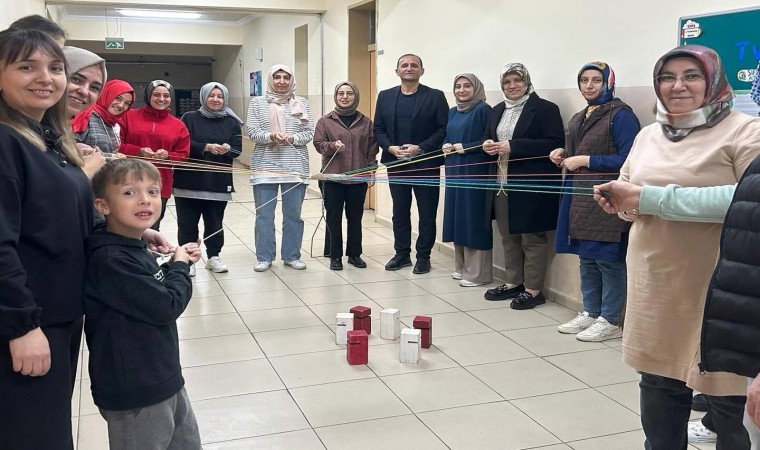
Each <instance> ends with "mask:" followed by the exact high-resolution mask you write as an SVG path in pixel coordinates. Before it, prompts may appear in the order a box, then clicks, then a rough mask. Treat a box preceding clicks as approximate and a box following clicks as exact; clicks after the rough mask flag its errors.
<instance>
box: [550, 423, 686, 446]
mask: <svg viewBox="0 0 760 450" xmlns="http://www.w3.org/2000/svg"><path fill="white" fill-rule="evenodd" d="M640 430H642V428H641V427H638V428H634V429H631V430H624V431H618V432H617V433H607V434H599V435H597V436H594V437H590V438H585V439H576V440H573V441H562V443H563V444H565V445H569V446H570V447H571V448H573V449H574V448H575V447H573V446H572V444H578V443H581V442H584V441H590V440H592V439H599V438H605V437H612V436H617V435H619V434H624V433H631V432H634V431H640ZM688 444H690V443H688ZM688 444H687V445H688Z"/></svg>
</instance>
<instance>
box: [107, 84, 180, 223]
mask: <svg viewBox="0 0 760 450" xmlns="http://www.w3.org/2000/svg"><path fill="white" fill-rule="evenodd" d="M173 101H174V88H172V85H171V84H169V83H168V82H166V81H164V80H154V81H151V82H150V83H148V86H146V87H145V106H143V107H142V108H138V109H131V110H129V111H127V112H126V113H125V114H124V115H123V117H124V119H123V127H122V129H121V152H122V153H124V154H125V155H128V156H141V157H143V158H152V159H154V160H156V162H154V164H155V165H156V167H158V171H159V172H161V217H159V219H158V221H157V222H156V223H155V224H153V227H152V228H153V229H154V230H158V227H159V225H160V224H161V220H162V219H163V218H164V213H165V212H166V202H167V201H168V200H169V197H171V196H172V184H173V182H174V173H173V171H172V167H171V166H169V165H165V164H161V163H160V162H158V161H160V160H165V159H169V160H172V161H185V160H186V159H187V157H188V155H189V154H190V133H189V132H188V131H187V127H186V126H185V124H184V123H182V121H181V120H179V119H177V118H176V117H174V116H173V115H171V112H170V108H171V105H172V102H173Z"/></svg>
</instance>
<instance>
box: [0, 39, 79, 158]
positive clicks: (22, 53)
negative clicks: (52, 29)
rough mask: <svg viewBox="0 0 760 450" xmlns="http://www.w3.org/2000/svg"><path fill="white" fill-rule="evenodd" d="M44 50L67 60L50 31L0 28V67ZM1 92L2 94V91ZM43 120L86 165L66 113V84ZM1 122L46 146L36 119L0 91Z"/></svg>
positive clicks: (70, 153)
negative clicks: (78, 149) (30, 116)
mask: <svg viewBox="0 0 760 450" xmlns="http://www.w3.org/2000/svg"><path fill="white" fill-rule="evenodd" d="M38 50H39V51H41V52H43V53H46V54H48V55H50V56H53V57H55V58H58V59H60V60H61V61H64V63H65V61H66V58H65V56H64V55H63V50H62V49H61V47H59V46H58V44H56V42H55V41H54V40H53V39H52V38H51V37H50V36H48V35H47V34H45V33H43V32H41V31H37V30H12V29H8V30H5V31H2V32H0V71H2V70H6V68H7V67H8V65H10V64H13V63H14V62H16V61H19V60H24V59H28V58H30V57H31V56H32V55H33V54H34V52H36V51H38ZM0 94H2V93H1V92H0ZM41 122H42V123H44V124H45V125H47V126H49V127H51V128H52V129H53V130H55V132H56V133H58V134H59V135H60V136H61V137H60V139H59V142H58V148H59V149H60V151H62V152H63V154H64V155H66V158H67V159H68V160H69V161H71V162H72V163H73V164H75V165H77V166H79V167H81V166H83V165H84V161H83V160H82V157H81V156H80V155H79V152H78V151H77V148H76V144H75V141H74V135H73V133H72V131H71V125H69V120H68V119H67V117H66V88H65V87H64V92H63V95H61V98H60V99H59V100H58V102H57V103H56V104H55V105H53V106H51V107H50V108H48V110H47V111H45V114H44V115H43V117H42V121H41ZM0 123H3V124H5V125H8V126H9V127H11V128H13V129H14V130H16V131H17V132H18V133H19V134H20V135H22V136H23V137H24V138H26V139H27V140H28V141H29V142H31V143H32V144H34V146H35V147H37V148H39V149H40V150H42V151H43V152H44V151H46V150H47V148H46V147H45V140H44V139H43V137H42V136H41V135H40V132H39V130H36V129H35V127H34V121H33V120H32V119H29V118H27V117H26V116H25V115H24V114H22V113H20V112H19V111H17V110H16V109H15V108H13V107H12V106H11V105H9V104H8V103H7V102H6V101H5V99H4V98H3V96H2V95H0Z"/></svg>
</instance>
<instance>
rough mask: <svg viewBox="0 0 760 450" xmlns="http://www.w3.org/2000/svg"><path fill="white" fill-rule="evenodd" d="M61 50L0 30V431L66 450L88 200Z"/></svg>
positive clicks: (20, 443)
mask: <svg viewBox="0 0 760 450" xmlns="http://www.w3.org/2000/svg"><path fill="white" fill-rule="evenodd" d="M65 92H66V64H65V57H64V54H63V52H62V50H61V48H60V47H59V46H58V45H57V44H56V43H55V41H53V39H52V38H50V37H49V36H47V35H46V34H43V33H41V32H39V31H31V30H5V31H3V32H0V148H2V151H1V152H0V217H2V220H0V293H1V294H0V339H2V341H3V342H4V343H3V344H2V345H0V436H2V447H3V448H9V449H10V448H12V449H43V448H46V449H47V448H50V449H52V448H55V449H71V448H73V441H72V436H71V395H72V390H73V385H74V379H75V375H76V367H77V358H78V356H79V343H80V340H81V334H82V313H83V304H82V289H83V281H84V270H85V255H84V244H83V242H84V239H85V238H86V237H87V235H88V234H89V233H90V230H91V229H92V227H93V218H94V212H93V198H92V190H91V189H90V185H89V181H88V179H87V177H86V176H85V174H84V172H83V171H82V167H83V166H84V161H83V159H82V157H81V156H79V153H78V152H77V149H76V145H75V143H74V138H73V135H72V132H71V128H70V126H69V123H68V120H67V117H66V112H65V111H66V107H65V103H66V97H65V96H64V94H65Z"/></svg>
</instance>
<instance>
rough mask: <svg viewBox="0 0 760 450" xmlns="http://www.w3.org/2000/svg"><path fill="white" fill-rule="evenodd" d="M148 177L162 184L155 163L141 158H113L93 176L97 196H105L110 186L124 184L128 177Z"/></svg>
mask: <svg viewBox="0 0 760 450" xmlns="http://www.w3.org/2000/svg"><path fill="white" fill-rule="evenodd" d="M130 177H132V178H135V179H137V180H140V181H142V180H144V179H146V178H147V179H148V180H150V181H154V182H156V183H158V184H159V186H160V185H161V174H160V173H159V172H158V169H156V166H154V165H153V164H151V163H149V162H147V161H143V160H140V159H132V158H127V159H113V160H111V161H108V162H106V163H105V164H104V165H103V167H101V168H100V170H98V171H97V172H96V173H95V175H94V176H93V177H92V190H93V192H95V198H105V196H106V191H107V190H108V186H113V185H114V184H123V183H124V182H125V181H127V179H128V178H130Z"/></svg>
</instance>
